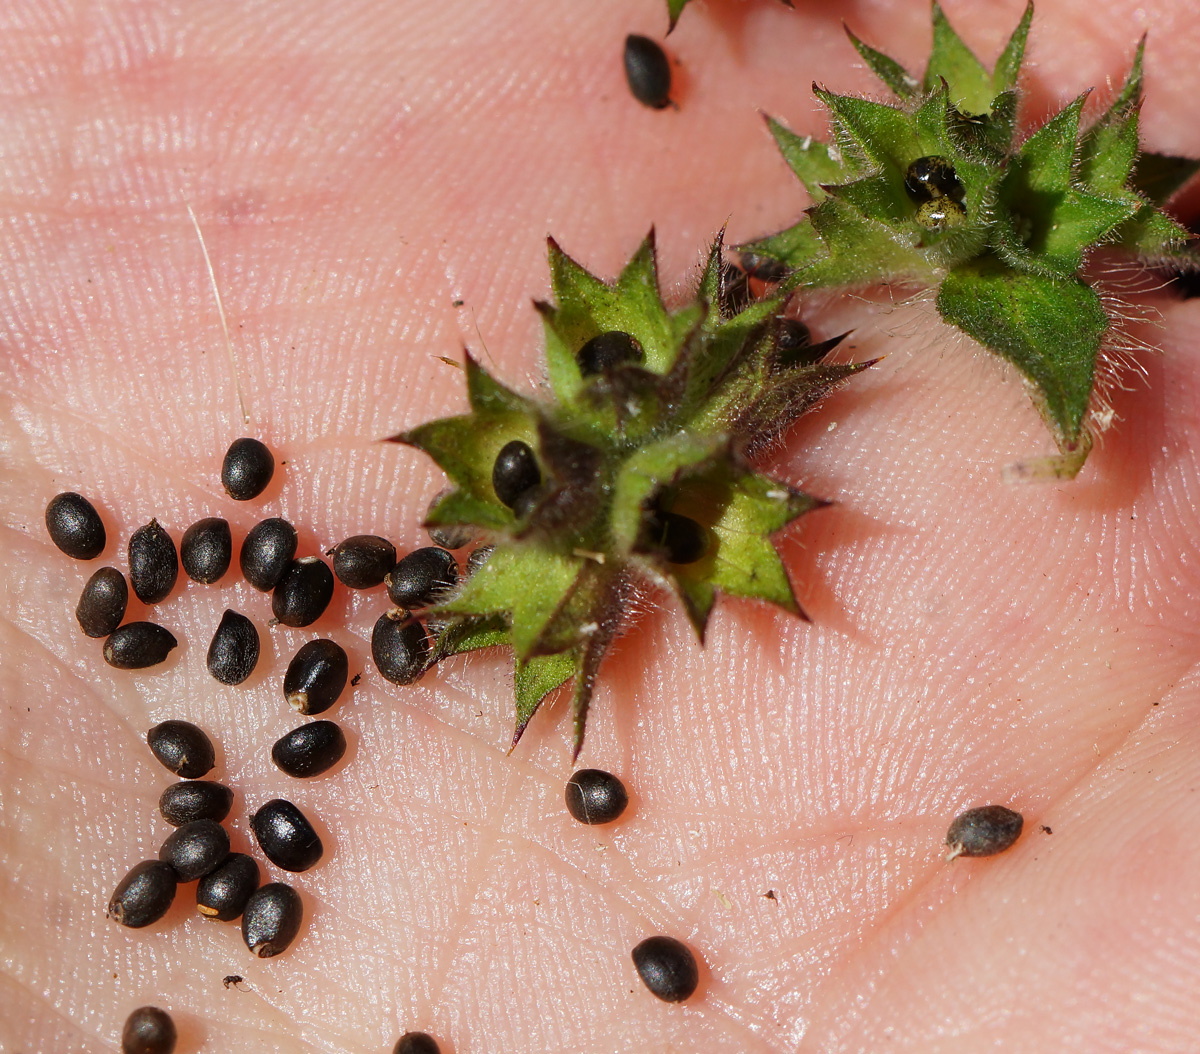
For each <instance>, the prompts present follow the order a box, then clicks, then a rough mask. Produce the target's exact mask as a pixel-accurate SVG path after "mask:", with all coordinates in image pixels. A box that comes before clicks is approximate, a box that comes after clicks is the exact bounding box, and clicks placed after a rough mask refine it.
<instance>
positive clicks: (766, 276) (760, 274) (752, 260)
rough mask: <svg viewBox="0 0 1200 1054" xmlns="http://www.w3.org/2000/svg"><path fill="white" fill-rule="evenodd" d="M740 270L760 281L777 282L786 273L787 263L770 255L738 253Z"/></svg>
mask: <svg viewBox="0 0 1200 1054" xmlns="http://www.w3.org/2000/svg"><path fill="white" fill-rule="evenodd" d="M738 255H739V257H740V259H741V264H742V270H743V271H745V272H746V274H748V275H750V276H751V277H752V278H757V279H758V280H759V281H760V282H778V281H781V280H782V279H783V278H784V277H785V276H786V275H787V273H788V268H787V264H785V263H783V261H781V260H776V259H775V258H774V257H772V256H760V255H759V254H758V253H747V252H744V253H739V254H738Z"/></svg>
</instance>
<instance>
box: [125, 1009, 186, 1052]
mask: <svg viewBox="0 0 1200 1054" xmlns="http://www.w3.org/2000/svg"><path fill="white" fill-rule="evenodd" d="M176 1038H177V1037H176V1034H175V1022H174V1021H172V1020H171V1015H170V1014H168V1013H167V1012H166V1011H165V1010H160V1009H159V1008H158V1007H156V1006H139V1007H138V1008H137V1009H136V1010H135V1011H134V1012H133V1013H132V1014H130V1015H129V1016H128V1017H127V1018H126V1019H125V1027H124V1028H123V1029H122V1030H121V1054H172V1052H173V1051H174V1050H175V1041H176Z"/></svg>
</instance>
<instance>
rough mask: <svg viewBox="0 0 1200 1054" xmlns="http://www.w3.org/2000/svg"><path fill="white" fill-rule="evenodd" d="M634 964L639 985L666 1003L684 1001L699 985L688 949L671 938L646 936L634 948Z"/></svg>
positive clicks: (698, 975)
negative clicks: (640, 980)
mask: <svg viewBox="0 0 1200 1054" xmlns="http://www.w3.org/2000/svg"><path fill="white" fill-rule="evenodd" d="M633 965H634V966H635V967H637V972H638V976H639V977H640V978H641V979H642V983H643V984H644V985H645V986H646V987H647V988H649V989H650V991H651V992H653V993H654V994H655V995H656V996H658V998H659V999H661V1000H663V1002H666V1003H679V1002H682V1001H683V1000H684V999H687V997H688V996H690V995H691V994H692V993H693V992H694V991H695V990H696V986H697V985H698V984H699V983H700V972H699V970H698V969H697V967H696V957H695V956H694V955H693V954H692V952H691V949H690V948H689V947H688V946H687V945H686V944H684V943H683V942H682V941H677V940H676V939H675V938H674V937H663V936H657V937H647V938H646V939H645V940H644V941H642V942H641V943H640V944H639V945H638V946H637V947H636V948H634V949H633Z"/></svg>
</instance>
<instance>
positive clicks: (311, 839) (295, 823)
mask: <svg viewBox="0 0 1200 1054" xmlns="http://www.w3.org/2000/svg"><path fill="white" fill-rule="evenodd" d="M250 826H251V827H252V828H253V829H254V837H255V838H257V839H258V845H259V848H261V849H262V851H263V852H264V853H265V854H266V856H267V859H268V860H270V861H271V863H273V864H274V865H275V866H276V867H282V868H283V869H284V870H285V871H307V870H308V869H309V868H310V867H312V866H313V865H314V864H315V863H316V862H317V861H318V860H320V859H321V854H322V853H323V852H324V851H325V848H324V846H322V845H321V839H320V838H318V837H317V832H316V831H314V830H313V828H312V824H310V823H309V822H308V820H307V819H306V818H305V816H304V813H302V812H301V811H300V810H299V809H297V808H296V806H294V805H293V804H292V803H291V802H290V801H286V800H285V799H283V798H272V799H271V800H270V801H269V802H267V804H266V805H264V806H263V807H262V808H261V809H259V810H258V812H256V813H255V814H254V816H253V817H252V818H251V820H250Z"/></svg>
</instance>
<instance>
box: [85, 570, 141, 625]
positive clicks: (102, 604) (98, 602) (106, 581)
mask: <svg viewBox="0 0 1200 1054" xmlns="http://www.w3.org/2000/svg"><path fill="white" fill-rule="evenodd" d="M128 603H129V587H128V586H127V585H126V584H125V576H124V575H123V574H121V572H120V571H118V570H117V569H116V568H115V567H102V568H100V570H99V571H97V572H96V573H95V574H94V575H92V577H91V578H89V579H88V580H87V585H85V586H84V587H83V592H82V593H81V594H80V595H79V604H78V605H77V606H76V608H75V617H76V618H77V619H78V620H79V628H80V629H81V630H83V632H84V633H86V634H87V635H88V636H89V637H107V636H108V635H109V634H110V633H112V632H113V630H115V629H116V628H117V627H118V626H119V625H120V624H121V619H123V618H124V617H125V608H126V606H127V605H128Z"/></svg>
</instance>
